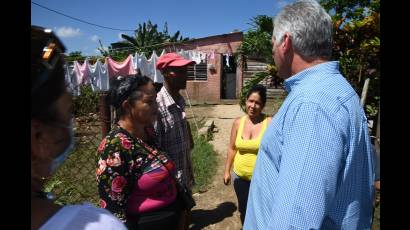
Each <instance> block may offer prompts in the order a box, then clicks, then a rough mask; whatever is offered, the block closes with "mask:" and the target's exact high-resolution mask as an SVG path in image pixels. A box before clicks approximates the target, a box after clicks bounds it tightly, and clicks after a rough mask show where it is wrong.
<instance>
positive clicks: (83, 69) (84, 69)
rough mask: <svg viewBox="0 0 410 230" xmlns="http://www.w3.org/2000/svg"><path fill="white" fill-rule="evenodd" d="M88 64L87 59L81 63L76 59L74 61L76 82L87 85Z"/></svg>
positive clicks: (88, 81) (88, 80)
mask: <svg viewBox="0 0 410 230" xmlns="http://www.w3.org/2000/svg"><path fill="white" fill-rule="evenodd" d="M88 65H89V63H88V60H87V59H86V60H85V61H84V63H83V64H82V65H81V64H80V63H79V62H78V61H74V71H75V74H76V75H77V83H78V84H79V85H87V84H89V83H90V79H89V76H90V71H89V67H88Z"/></svg>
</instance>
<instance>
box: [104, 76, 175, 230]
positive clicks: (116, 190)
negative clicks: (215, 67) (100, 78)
mask: <svg viewBox="0 0 410 230" xmlns="http://www.w3.org/2000/svg"><path fill="white" fill-rule="evenodd" d="M110 87H111V90H110V94H109V98H110V101H111V105H112V106H114V108H115V109H116V117H117V118H118V119H117V126H116V127H115V128H114V129H113V130H111V132H109V133H108V135H107V136H106V137H104V139H103V140H102V141H101V144H100V146H99V147H98V150H97V169H96V174H97V181H98V192H99V195H100V205H101V207H102V208H106V209H108V210H109V211H111V212H112V213H113V214H115V215H116V216H117V217H118V218H120V219H121V220H123V221H124V223H125V224H126V225H127V227H128V228H129V229H177V228H178V224H179V223H178V220H179V217H180V213H181V205H180V203H179V201H178V200H177V199H176V197H177V189H176V185H175V180H174V173H175V165H174V163H173V162H172V161H171V160H170V158H169V157H168V156H167V154H166V153H164V152H161V151H159V150H158V149H157V148H156V145H155V135H154V131H153V128H152V126H151V124H152V122H153V121H155V120H156V118H157V114H158V106H157V102H156V91H155V87H154V85H153V82H152V81H151V80H150V79H149V78H148V77H145V76H140V75H132V76H128V77H125V78H119V79H115V80H114V81H113V82H112V84H111V85H110Z"/></svg>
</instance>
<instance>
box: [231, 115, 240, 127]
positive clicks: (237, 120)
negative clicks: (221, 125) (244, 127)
mask: <svg viewBox="0 0 410 230" xmlns="http://www.w3.org/2000/svg"><path fill="white" fill-rule="evenodd" d="M241 118H242V117H237V118H235V120H234V121H233V124H232V127H239V124H240V123H241Z"/></svg>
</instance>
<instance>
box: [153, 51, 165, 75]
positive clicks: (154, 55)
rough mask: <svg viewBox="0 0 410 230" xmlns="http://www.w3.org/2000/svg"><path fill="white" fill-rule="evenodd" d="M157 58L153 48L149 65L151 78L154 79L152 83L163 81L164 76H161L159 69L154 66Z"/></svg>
mask: <svg viewBox="0 0 410 230" xmlns="http://www.w3.org/2000/svg"><path fill="white" fill-rule="evenodd" d="M163 53H165V51H164V50H163V51H162V53H161V56H162V54H163ZM157 60H158V56H157V53H155V50H154V51H153V52H152V55H151V59H150V62H151V67H152V70H153V71H152V78H151V77H150V78H151V79H152V80H153V81H154V83H163V82H164V76H162V74H161V71H159V70H157V68H156V66H157Z"/></svg>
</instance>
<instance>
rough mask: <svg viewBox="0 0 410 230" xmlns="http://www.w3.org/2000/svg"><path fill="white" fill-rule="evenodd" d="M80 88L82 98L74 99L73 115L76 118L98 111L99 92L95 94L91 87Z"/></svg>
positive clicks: (76, 97)
mask: <svg viewBox="0 0 410 230" xmlns="http://www.w3.org/2000/svg"><path fill="white" fill-rule="evenodd" d="M80 87H81V88H80V92H81V94H80V96H74V97H73V108H74V111H73V113H74V116H76V117H78V116H85V115H88V114H89V113H95V112H97V111H98V101H99V96H100V94H99V92H93V91H92V89H91V86H90V85H81V86H80Z"/></svg>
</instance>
